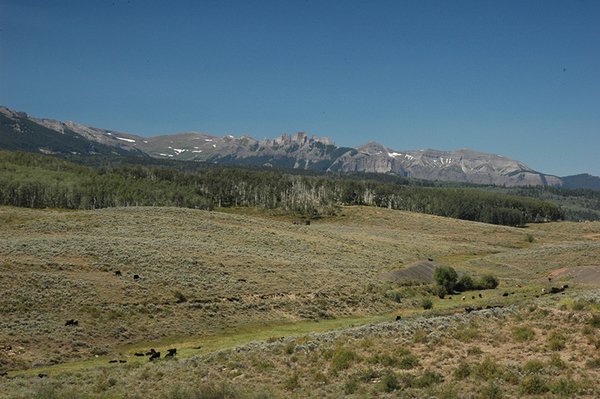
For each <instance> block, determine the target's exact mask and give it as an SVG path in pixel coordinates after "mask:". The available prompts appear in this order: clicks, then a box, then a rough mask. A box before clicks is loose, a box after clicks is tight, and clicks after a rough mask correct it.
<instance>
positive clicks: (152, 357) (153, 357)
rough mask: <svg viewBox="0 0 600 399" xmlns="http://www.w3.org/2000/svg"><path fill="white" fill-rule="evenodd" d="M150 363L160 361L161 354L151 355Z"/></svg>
mask: <svg viewBox="0 0 600 399" xmlns="http://www.w3.org/2000/svg"><path fill="white" fill-rule="evenodd" d="M149 359H150V361H153V360H155V359H160V352H154V353H153V354H151V355H150V358H149Z"/></svg>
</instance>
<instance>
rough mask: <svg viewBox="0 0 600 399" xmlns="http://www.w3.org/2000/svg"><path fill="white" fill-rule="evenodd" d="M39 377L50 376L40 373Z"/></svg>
mask: <svg viewBox="0 0 600 399" xmlns="http://www.w3.org/2000/svg"><path fill="white" fill-rule="evenodd" d="M38 377H40V378H45V377H48V374H46V373H39V374H38Z"/></svg>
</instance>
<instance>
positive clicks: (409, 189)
mask: <svg viewBox="0 0 600 399" xmlns="http://www.w3.org/2000/svg"><path fill="white" fill-rule="evenodd" d="M194 169H195V170H193V171H181V170H177V169H175V168H169V167H166V166H162V167H161V166H145V165H140V164H137V165H128V164H120V165H116V166H112V165H110V164H107V165H105V166H98V167H89V166H81V165H77V164H74V163H71V162H68V161H65V160H61V159H57V158H54V157H50V156H44V155H37V154H27V153H18V152H0V203H1V204H3V205H14V206H22V207H32V208H44V207H51V208H67V209H94V208H105V207H113V206H140V205H151V206H179V207H189V208H201V209H213V208H214V207H232V206H241V207H258V208H263V209H281V210H285V211H289V212H293V213H297V214H301V215H304V216H307V217H316V216H319V215H321V214H331V213H335V211H336V207H338V206H340V205H368V206H378V207H386V208H391V209H402V210H409V211H415V212H423V213H429V214H435V215H440V216H448V217H453V218H459V219H466V220H476V221H481V222H486V223H494V224H505V225H522V224H524V223H529V222H535V221H542V220H557V219H560V218H561V217H562V213H561V211H560V209H559V208H558V207H557V206H555V205H553V204H551V203H549V202H545V201H541V200H537V199H531V198H523V197H518V196H510V195H505V194H497V193H490V192H485V191H481V190H477V189H471V188H445V187H419V186H411V185H401V184H397V183H396V184H394V183H384V182H377V181H370V180H358V179H356V178H355V179H341V178H339V177H338V178H329V177H327V176H303V175H293V174H289V173H285V172H282V171H264V170H251V169H242V168H227V167H214V166H210V167H202V166H197V167H196V168H194Z"/></svg>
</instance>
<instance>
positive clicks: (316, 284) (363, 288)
mask: <svg viewBox="0 0 600 399" xmlns="http://www.w3.org/2000/svg"><path fill="white" fill-rule="evenodd" d="M528 234H530V235H532V236H533V237H534V238H535V240H533V242H530V240H528ZM598 234H600V223H553V224H543V225H535V226H530V227H528V228H526V229H517V228H510V227H503V226H493V225H486V224H482V223H474V222H467V221H460V220H454V219H446V218H441V217H436V216H430V215H423V214H414V213H409V212H402V211H393V210H386V209H377V208H359V207H348V208H343V209H342V213H341V215H339V216H337V217H331V218H327V219H322V220H317V221H313V223H312V224H311V225H310V226H301V225H293V224H292V223H291V221H290V220H289V218H286V217H285V216H281V215H275V216H273V215H270V214H269V213H267V212H260V211H253V212H252V215H251V216H248V215H244V214H239V213H238V214H236V213H227V214H226V213H219V212H205V211H194V210H189V209H175V208H120V209H104V210H97V211H74V212H65V211H56V210H30V209H17V208H9V207H3V208H0V297H2V298H3V300H2V302H1V303H0V314H1V316H2V317H0V343H1V344H2V345H5V346H10V347H11V348H14V349H12V350H11V351H10V352H11V353H10V354H9V353H7V351H2V350H0V362H2V364H1V366H2V368H4V369H26V368H30V367H32V366H36V365H45V364H52V363H61V362H64V361H67V360H74V359H89V358H93V356H94V354H104V353H106V354H107V356H109V357H111V356H118V355H119V353H122V356H126V355H127V354H128V353H130V351H132V350H133V349H131V348H134V347H135V344H136V343H139V342H152V341H156V340H161V339H162V340H164V341H163V342H166V344H168V342H176V341H177V340H182V339H185V337H195V338H194V339H195V342H196V341H198V342H202V340H203V337H206V338H209V337H212V336H215V335H216V336H218V335H220V334H223V333H230V332H232V331H236V330H238V329H242V330H245V331H247V330H248V329H252V326H253V325H260V324H261V323H263V324H264V323H289V322H295V321H299V320H327V319H330V318H341V317H355V318H360V317H362V316H366V315H374V314H386V313H389V312H398V313H407V314H409V313H415V312H419V311H420V309H419V303H420V299H419V298H420V296H423V295H427V293H426V292H425V291H423V290H419V289H413V288H411V287H398V286H394V285H393V284H392V283H386V282H381V281H380V280H379V279H378V278H377V276H378V275H379V274H381V273H384V272H387V271H390V270H395V269H399V268H402V267H405V266H406V265H409V264H411V263H412V262H416V261H421V260H424V259H427V258H429V257H431V258H434V259H435V261H436V262H437V263H439V264H444V265H450V266H453V267H456V268H458V269H459V270H462V271H469V272H473V273H483V272H492V273H493V274H495V275H497V276H499V277H501V285H500V287H499V289H498V290H495V291H490V292H486V293H485V294H484V297H485V298H486V300H488V301H493V302H494V301H495V302H494V303H502V301H505V302H511V301H512V302H515V301H516V302H520V301H525V300H531V299H533V295H534V294H535V293H539V289H540V288H541V287H549V286H550V285H551V284H553V283H556V284H558V282H552V283H550V282H548V281H547V276H548V274H549V273H550V272H552V270H554V269H559V268H567V269H568V268H571V267H579V266H598V264H597V262H598V261H597V259H600V241H598V240H596V239H595V238H594V237H596V236H597V235H598ZM114 270H120V271H121V272H122V273H123V276H122V277H117V276H115V275H114V273H113V271H114ZM133 274H139V275H140V276H141V278H140V280H139V281H133V278H132V276H133ZM564 281H567V280H564ZM580 285H581V284H580ZM518 286H521V287H518ZM574 288H575V289H577V288H578V287H577V286H576V287H574ZM504 290H507V291H510V292H515V293H516V294H515V295H511V296H510V297H508V298H504V297H501V293H502V292H503V291H504ZM467 295H470V293H467ZM181 296H183V297H185V299H186V301H185V302H181V301H180V302H181V303H177V298H181ZM525 297H527V298H525ZM398 300H400V302H398ZM433 300H434V310H436V309H439V310H443V309H449V311H452V308H462V307H463V306H465V305H467V304H469V303H471V301H470V300H468V301H466V302H459V301H456V300H453V301H450V300H438V299H435V298H433ZM473 303H478V302H477V301H473ZM71 318H74V319H78V320H79V325H78V326H77V327H65V326H64V322H65V320H67V319H71ZM538 338H539V339H542V334H536V339H538ZM166 344H165V345H166ZM132 345H133V346H132ZM144 345H145V344H144ZM149 345H150V344H149ZM479 346H480V347H481V348H482V350H483V351H484V353H487V352H486V346H485V345H483V344H481V345H479ZM567 347H568V345H567ZM16 348H19V349H16ZM490 348H491V347H490ZM414 350H415V351H416V352H417V353H421V349H420V347H418V346H417V347H415V348H414ZM508 350H510V351H515V353H516V352H518V350H519V348H513V347H510V348H508ZM443 353H444V351H441V352H439V353H437V352H436V356H443ZM361 356H362V355H361ZM359 357H360V356H359ZM438 360H440V361H445V362H448V364H454V363H452V362H453V361H451V360H449V359H446V360H444V359H438ZM573 363H574V364H575V363H576V362H573Z"/></svg>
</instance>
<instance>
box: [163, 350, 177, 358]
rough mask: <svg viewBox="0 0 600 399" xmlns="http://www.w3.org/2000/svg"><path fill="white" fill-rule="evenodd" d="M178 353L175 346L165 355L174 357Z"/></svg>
mask: <svg viewBox="0 0 600 399" xmlns="http://www.w3.org/2000/svg"><path fill="white" fill-rule="evenodd" d="M176 354H177V349H176V348H173V349H167V354H166V355H165V357H173V356H175V355H176Z"/></svg>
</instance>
